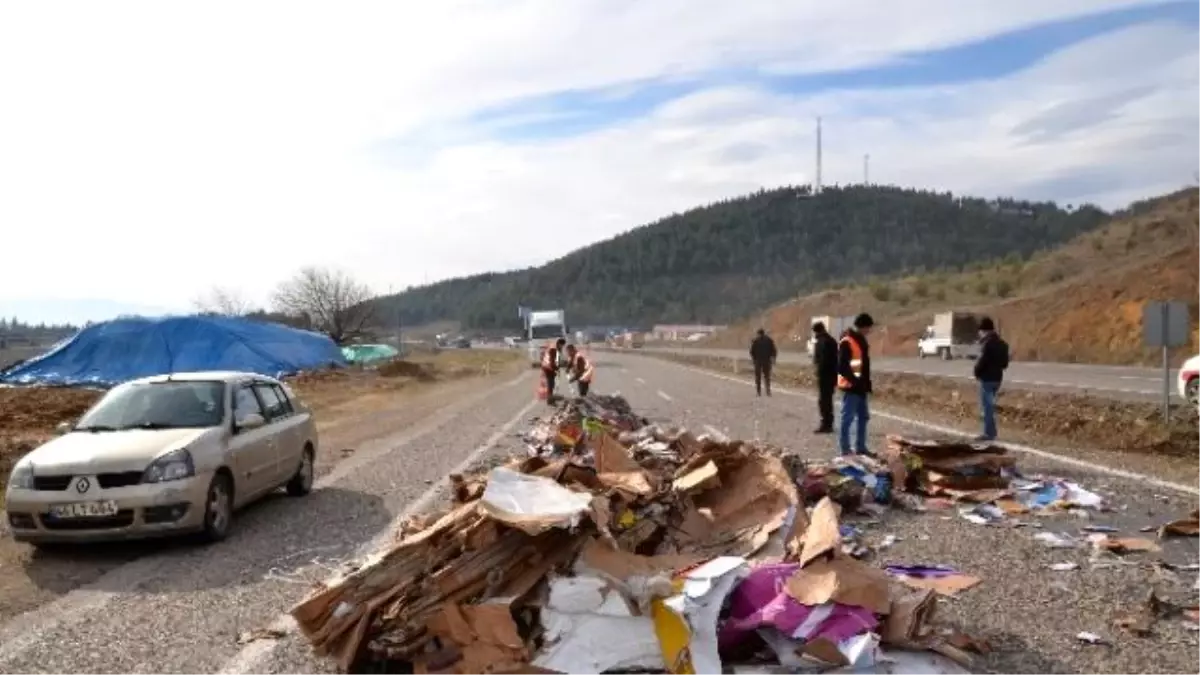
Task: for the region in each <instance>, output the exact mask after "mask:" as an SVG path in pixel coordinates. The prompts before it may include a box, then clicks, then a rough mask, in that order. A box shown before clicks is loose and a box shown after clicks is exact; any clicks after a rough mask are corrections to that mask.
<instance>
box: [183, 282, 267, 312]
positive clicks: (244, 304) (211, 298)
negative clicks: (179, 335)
mask: <svg viewBox="0 0 1200 675" xmlns="http://www.w3.org/2000/svg"><path fill="white" fill-rule="evenodd" d="M193 304H195V306H196V310H197V311H199V312H201V313H204V314H216V315H218V316H246V315H247V314H250V313H251V312H253V311H254V306H253V305H252V304H251V303H250V301H249V300H247V299H246V297H245V296H243V295H242V294H241V292H239V291H238V290H237V289H234V288H225V287H222V286H214V287H213V288H211V289H209V291H208V293H206V294H204V295H203V296H201V297H200V298H197V299H196V300H195V302H194V303H193Z"/></svg>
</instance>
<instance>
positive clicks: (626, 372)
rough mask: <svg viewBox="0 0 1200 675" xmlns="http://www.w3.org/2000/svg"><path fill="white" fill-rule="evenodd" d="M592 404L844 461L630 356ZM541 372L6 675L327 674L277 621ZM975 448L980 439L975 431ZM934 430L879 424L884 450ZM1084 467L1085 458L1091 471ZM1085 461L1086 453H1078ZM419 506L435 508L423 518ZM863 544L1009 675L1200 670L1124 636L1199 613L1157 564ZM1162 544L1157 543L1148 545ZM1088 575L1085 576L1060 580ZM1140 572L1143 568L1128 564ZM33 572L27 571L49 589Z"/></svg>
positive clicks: (407, 437) (426, 499)
mask: <svg viewBox="0 0 1200 675" xmlns="http://www.w3.org/2000/svg"><path fill="white" fill-rule="evenodd" d="M596 361H597V381H596V384H595V388H596V389H597V391H600V392H604V393H613V392H617V391H619V392H620V393H622V394H623V395H625V396H626V397H627V398H628V399H629V400H630V402H631V403H632V404H633V405H634V406H635V408H637V409H639V410H640V411H641V412H642V414H644V415H646V416H648V417H650V418H652V419H661V420H670V421H675V422H679V423H683V424H686V425H688V426H689V427H691V428H694V429H696V430H698V431H701V432H703V431H711V430H713V429H715V430H718V431H720V432H722V433H725V434H728V435H730V436H732V437H742V438H754V437H759V438H762V439H765V440H769V441H772V442H776V443H781V444H785V445H787V446H789V447H791V448H792V449H794V450H795V451H797V452H799V453H801V454H802V455H804V456H806V457H809V458H813V459H817V458H823V457H828V456H830V455H831V454H832V452H833V443H832V439H830V438H829V437H827V436H813V435H812V434H810V433H809V430H810V429H811V428H812V427H813V426H815V421H816V420H815V414H814V408H815V406H814V405H813V404H812V403H811V402H810V401H809V400H808V399H806V398H804V397H803V396H802V395H789V394H788V393H786V392H784V391H782V390H777V392H776V395H775V396H774V397H773V398H761V399H759V398H756V397H754V396H753V395H752V390H751V389H750V388H749V387H747V386H746V385H745V383H744V382H741V381H734V380H733V379H732V378H728V377H723V376H719V375H714V374H709V373H705V372H701V371H698V370H694V369H689V368H685V367H682V366H679V365H677V364H673V363H667V362H664V361H661V360H656V359H651V358H646V357H639V356H637V355H631V354H611V353H598V354H596ZM533 378H534V374H533V373H532V372H529V373H524V374H522V375H521V376H520V377H519V378H516V379H514V380H512V381H510V382H509V383H507V384H506V385H501V386H498V387H496V388H494V389H491V390H483V391H481V392H480V398H478V399H477V400H464V401H461V402H460V403H458V404H455V405H454V406H450V407H448V408H446V409H444V410H442V411H441V412H440V413H438V414H436V415H433V416H431V417H429V418H428V419H426V420H424V421H423V422H422V423H420V424H419V425H417V426H415V427H412V428H410V429H408V430H406V431H404V432H403V433H398V434H395V435H392V436H390V437H387V438H380V439H377V441H376V442H374V443H372V444H369V445H366V446H361V447H359V448H358V451H357V452H356V453H355V454H354V455H353V456H352V457H351V458H350V459H348V460H346V461H345V462H343V463H342V464H340V465H339V466H338V468H337V469H335V470H334V471H333V472H332V473H330V474H328V475H326V476H325V477H323V478H322V479H321V480H320V481H319V483H318V489H317V490H316V491H314V492H313V494H312V495H310V496H309V497H306V498H304V499H299V500H294V499H287V498H284V497H280V498H278V499H272V500H269V501H268V502H267V503H264V504H261V505H259V506H257V507H253V508H251V509H250V510H248V511H247V512H245V513H244V514H242V517H241V518H240V519H239V520H238V521H237V523H236V529H235V532H234V533H233V534H232V536H231V537H230V539H229V540H227V541H225V542H223V543H221V544H218V545H214V546H209V547H197V546H178V545H176V546H171V545H164V546H163V549H162V551H161V552H158V553H152V554H150V555H146V556H144V557H142V558H139V559H138V560H135V561H133V562H131V563H128V564H125V565H123V566H121V567H119V568H117V569H114V570H112V571H110V572H109V573H107V574H106V575H105V576H104V577H102V578H101V579H99V580H98V581H96V582H94V583H92V584H90V585H89V586H88V587H85V588H82V589H78V590H75V591H72V592H70V593H68V594H67V595H65V596H63V597H61V598H59V599H58V600H56V601H54V602H52V603H50V604H48V605H45V606H43V607H41V608H40V609H37V610H34V611H32V612H29V613H26V614H24V615H21V616H18V617H16V618H14V619H12V620H10V621H9V622H8V623H6V624H4V625H0V672H124V673H137V672H269V673H289V672H290V673H295V672H326V671H329V670H331V668H332V666H331V664H329V663H328V662H325V661H321V660H319V659H315V658H314V657H313V656H312V655H311V654H310V653H309V650H308V646H307V643H305V642H304V641H303V640H302V639H300V638H299V637H298V636H297V635H296V634H295V633H294V631H293V629H292V625H291V622H290V620H289V619H287V618H286V617H284V616H282V613H283V612H285V611H286V610H287V609H288V608H290V607H291V606H292V605H293V604H294V603H295V602H297V601H299V600H300V599H302V598H303V597H304V596H305V595H306V594H307V593H308V592H309V589H310V588H311V584H312V583H313V582H314V581H318V580H321V579H324V578H327V577H328V576H330V575H331V574H332V573H333V572H334V570H335V569H336V566H337V565H338V563H339V562H343V561H345V560H348V559H352V558H353V557H354V556H355V555H357V554H359V553H361V552H362V551H364V550H370V549H372V548H373V547H375V546H378V545H379V543H380V542H382V541H386V539H387V538H388V537H390V536H391V532H392V531H393V529H394V528H395V526H396V525H397V523H398V522H399V521H400V520H401V519H402V518H403V517H404V515H405V514H406V511H407V510H410V509H414V508H418V509H419V508H422V507H423V506H425V505H427V504H429V503H431V500H432V499H436V498H439V497H438V495H436V494H434V495H433V496H432V497H431V496H430V495H429V491H430V490H431V489H433V488H436V487H437V486H438V485H440V484H441V483H443V481H442V480H441V479H442V477H443V476H444V475H445V474H446V473H448V472H450V471H452V470H456V469H457V468H459V467H461V466H463V464H464V463H467V462H471V461H473V460H475V461H477V460H480V459H487V458H488V456H490V455H495V454H507V453H509V452H513V451H519V450H520V441H519V439H517V438H516V437H515V434H516V433H517V432H519V431H520V430H521V429H522V428H524V427H525V426H526V425H527V424H528V423H529V422H530V421H531V419H532V417H534V416H535V415H537V414H539V413H540V412H541V410H542V409H544V408H542V405H543V404H539V403H537V402H535V401H534V400H533V399H532V394H533V390H534V379H533ZM968 431H971V432H972V433H973V431H974V430H968ZM886 433H909V434H913V433H923V434H927V433H928V431H927V430H922V429H920V428H918V427H914V426H912V425H911V424H909V423H906V422H901V421H897V420H895V419H888V418H886V417H885V416H884V414H883V412H882V411H876V412H875V419H874V420H872V423H871V438H872V443H873V444H875V445H878V444H881V443H882V442H883V436H884V434H886ZM1077 456H1079V455H1077ZM1083 457H1084V458H1085V460H1086V454H1085V455H1083ZM1019 462H1020V467H1021V468H1022V470H1023V471H1025V472H1026V473H1037V472H1047V473H1053V474H1054V475H1058V476H1063V477H1067V478H1071V479H1073V480H1077V481H1079V482H1080V483H1082V484H1083V485H1084V486H1086V487H1088V488H1089V489H1092V490H1096V491H1099V492H1102V493H1104V494H1105V495H1107V496H1109V497H1110V498H1111V499H1112V500H1113V502H1114V504H1115V505H1116V507H1117V510H1116V511H1115V512H1113V513H1112V514H1102V515H1097V516H1096V517H1095V519H1094V520H1093V521H1085V520H1080V519H1078V518H1075V517H1073V516H1065V515H1064V516H1058V517H1052V518H1045V519H1042V520H1043V521H1044V522H1043V525H1044V529H1046V530H1049V531H1055V532H1063V533H1071V534H1074V535H1075V536H1079V528H1080V527H1081V526H1082V525H1084V524H1087V523H1089V522H1095V523H1102V524H1111V525H1114V526H1116V527H1119V528H1120V529H1121V531H1122V532H1123V533H1127V534H1132V535H1133V536H1138V535H1137V532H1138V529H1139V528H1141V527H1143V526H1150V525H1157V524H1160V523H1161V522H1163V521H1166V520H1171V519H1174V518H1176V517H1179V516H1182V515H1184V514H1185V513H1187V512H1189V511H1190V510H1191V509H1193V508H1195V506H1196V502H1197V499H1196V496H1195V492H1194V488H1195V486H1191V488H1190V491H1189V489H1188V488H1186V486H1185V489H1184V490H1182V491H1181V490H1177V489H1172V488H1170V487H1166V486H1163V485H1156V484H1154V483H1153V481H1151V480H1149V479H1145V478H1143V479H1136V478H1129V477H1119V476H1117V475H1112V472H1111V471H1109V470H1107V469H1105V468H1104V467H1091V468H1086V469H1082V468H1079V467H1072V466H1064V465H1062V464H1059V463H1056V462H1054V461H1051V460H1048V459H1044V458H1040V457H1036V456H1025V455H1022V456H1020V458H1019ZM414 502H421V503H418V504H416V505H415V506H414ZM859 525H860V527H862V528H863V529H864V531H865V532H866V534H867V537H868V541H870V540H872V539H878V538H882V536H884V535H886V534H893V535H896V536H897V537H899V542H898V543H897V544H896V545H895V546H893V547H892V548H890V549H887V550H885V551H883V552H882V554H881V559H880V562H881V564H882V563H888V562H907V563H913V564H915V563H942V564H950V565H954V566H956V567H958V568H959V569H961V570H963V571H964V572H968V573H971V574H974V575H976V576H979V577H980V578H982V579H983V582H982V583H981V584H980V585H979V586H977V587H975V588H973V589H971V590H969V591H967V592H965V593H963V594H961V595H960V596H959V597H957V598H953V599H948V600H946V601H944V602H943V603H942V604H941V606H940V607H939V613H940V614H941V617H942V620H944V621H948V622H950V623H952V624H955V625H959V626H961V627H962V628H963V629H965V630H967V631H968V632H970V633H971V634H973V635H976V636H978V637H983V638H986V639H988V640H989V641H990V642H991V644H992V646H993V647H994V649H995V650H996V651H995V652H994V653H993V654H992V655H991V656H990V657H988V659H987V661H986V663H985V664H983V666H984V668H983V669H986V670H989V671H1003V672H1042V673H1052V672H1190V671H1191V670H1192V668H1194V666H1195V663H1196V659H1197V638H1196V634H1195V633H1188V632H1186V631H1185V630H1184V629H1183V627H1182V626H1181V625H1180V624H1179V623H1178V622H1177V621H1164V622H1160V624H1159V625H1158V626H1157V627H1156V629H1155V634H1154V635H1153V636H1151V637H1146V638H1135V637H1131V636H1127V635H1123V634H1122V633H1120V632H1119V631H1118V630H1117V629H1116V628H1114V627H1113V620H1114V619H1115V617H1116V616H1117V615H1119V614H1120V613H1121V612H1123V611H1127V610H1131V609H1134V608H1135V607H1136V606H1137V605H1138V604H1139V603H1140V602H1141V600H1142V599H1143V598H1144V597H1145V595H1146V593H1147V591H1148V590H1149V588H1150V587H1151V585H1152V584H1153V585H1154V586H1155V587H1156V588H1158V589H1159V590H1160V593H1162V594H1164V595H1166V596H1168V597H1179V596H1184V597H1189V596H1190V597H1191V598H1193V600H1192V602H1194V597H1195V594H1194V592H1193V591H1191V588H1192V584H1193V583H1195V582H1196V573H1195V572H1191V573H1181V574H1173V573H1164V572H1161V571H1160V572H1158V573H1155V572H1153V571H1152V569H1151V568H1150V567H1149V566H1147V565H1143V564H1139V563H1142V562H1146V561H1148V560H1150V559H1152V558H1153V556H1149V555H1147V554H1139V555H1135V556H1132V557H1131V559H1130V560H1131V561H1132V562H1133V563H1134V564H1130V565H1116V566H1111V567H1104V568H1093V567H1091V566H1090V565H1089V562H1088V552H1087V551H1086V550H1084V549H1079V550H1065V551H1057V550H1050V549H1046V548H1043V547H1041V546H1040V545H1038V544H1037V543H1036V542H1035V541H1034V540H1033V539H1032V531H1031V530H1030V529H1029V528H1014V529H1009V528H993V527H983V526H977V525H973V524H971V523H969V522H968V521H966V520H963V519H961V518H959V517H957V515H956V514H954V512H952V511H951V512H929V513H923V514H904V513H900V512H889V513H888V514H885V516H884V517H883V518H882V519H881V521H880V522H878V523H876V524H873V525H872V524H869V523H860V524H859ZM1143 536H1148V535H1143ZM1161 557H1162V558H1164V559H1166V560H1168V561H1171V562H1174V563H1195V562H1196V560H1197V550H1196V545H1195V540H1185V541H1168V542H1165V544H1164V551H1163V553H1162V554H1161ZM1064 561H1073V562H1078V563H1080V568H1079V569H1078V570H1076V571H1073V572H1051V571H1049V570H1047V569H1046V567H1045V566H1046V564H1048V563H1051V562H1064ZM1127 562H1128V561H1127ZM36 565H37V560H36V559H35V560H34V561H33V562H32V563H31V565H30V567H29V568H27V569H26V570H4V571H0V573H5V574H13V573H26V574H37V570H36ZM264 628H273V629H275V630H278V631H281V633H282V635H276V636H275V637H270V638H265V639H258V640H253V641H250V642H248V643H245V644H239V640H238V636H239V634H242V633H244V632H248V631H254V630H256V629H264ZM1080 631H1091V632H1094V633H1098V634H1100V635H1102V636H1104V637H1106V638H1108V639H1110V640H1112V642H1113V645H1112V646H1082V645H1080V644H1079V643H1078V642H1077V641H1076V639H1075V635H1076V634H1077V633H1078V632H1080Z"/></svg>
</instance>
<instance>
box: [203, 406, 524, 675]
mask: <svg viewBox="0 0 1200 675" xmlns="http://www.w3.org/2000/svg"><path fill="white" fill-rule="evenodd" d="M538 403H539V401H538V400H537V399H534V400H532V401H530V402H529V403H528V404H527V405H526V406H525V407H524V408H521V412H519V413H517V414H516V415H515V416H513V418H512V419H510V420H509V421H507V422H505V423H504V425H503V426H502V427H500V429H498V430H497V431H496V433H494V434H492V435H491V436H490V437H488V439H487V440H486V441H484V442H483V445H481V446H479V447H478V448H475V449H474V450H472V451H471V454H470V455H467V458H466V459H464V460H463V461H461V462H459V464H458V466H456V467H454V468H453V469H451V470H450V473H463V472H464V471H466V470H467V469H469V468H470V467H471V465H472V464H474V463H475V462H476V461H478V460H479V458H480V457H481V456H483V454H484V453H486V452H488V451H489V450H491V449H492V448H494V447H496V444H497V443H499V442H500V439H502V438H504V437H505V436H507V435H508V434H509V433H510V432H511V431H512V429H513V427H515V426H516V425H517V423H518V422H521V421H522V420H524V419H525V417H526V416H527V415H528V414H529V412H530V411H531V410H533V407H534V406H535V405H537V404H538ZM444 483H445V479H444V478H443V479H442V480H441V481H439V482H438V483H436V484H434V485H432V486H431V487H430V488H429V489H428V490H426V491H425V492H424V493H422V494H421V496H420V497H418V498H417V499H416V501H413V502H412V503H410V504H409V505H408V506H406V507H405V508H404V510H403V511H401V512H400V515H398V516H396V517H395V518H394V519H392V522H391V523H390V524H389V525H388V527H386V528H384V530H383V531H382V532H381V533H380V534H378V535H377V536H376V537H375V538H373V539H372V540H371V541H369V542H367V543H366V544H364V545H363V546H362V547H360V548H359V550H358V553H357V554H356V555H355V557H356V558H360V557H363V556H364V555H367V554H369V553H372V552H374V551H376V550H378V549H379V548H381V547H382V546H383V545H384V543H385V542H387V541H389V540H392V539H395V536H396V532H397V531H398V530H399V529H400V526H401V525H402V524H403V523H404V521H405V520H407V519H408V518H409V516H411V515H413V514H414V513H416V512H418V511H421V510H423V509H425V508H426V507H427V506H429V504H430V503H431V502H433V500H434V499H436V498H437V496H438V489H439V488H440V487H441V486H442V485H443V484H444ZM339 576H341V575H340V574H333V575H330V577H329V578H328V579H326V583H328V582H329V581H332V580H333V579H336V578H337V577H339ZM268 630H272V631H277V632H278V633H294V632H296V622H295V620H294V619H292V615H291V614H280V615H279V616H277V617H275V620H274V621H272V622H271V625H270V626H269V627H268ZM279 645H280V642H279V641H278V640H255V641H254V642H251V643H249V644H247V645H246V646H245V647H242V649H241V651H239V652H238V653H237V654H235V655H234V656H233V658H231V659H229V660H228V661H226V662H225V665H223V666H221V669H220V670H219V671H218V672H220V673H261V672H265V671H264V669H263V668H262V666H263V665H265V664H262V663H260V661H262V660H263V659H266V658H267V657H269V656H270V655H271V654H272V653H273V652H274V651H275V650H276V649H277V648H278V647H279Z"/></svg>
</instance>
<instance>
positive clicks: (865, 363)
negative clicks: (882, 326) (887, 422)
mask: <svg viewBox="0 0 1200 675" xmlns="http://www.w3.org/2000/svg"><path fill="white" fill-rule="evenodd" d="M874 325H875V320H874V319H872V318H871V315H870V314H867V313H865V312H864V313H862V314H859V315H858V316H856V317H854V325H853V326H852V327H850V328H848V329H847V330H846V332H845V333H844V334H842V339H841V340H839V341H838V359H837V364H838V365H837V388H838V389H841V390H842V424H841V429H840V430H839V431H840V432H841V433H840V434H839V436H838V450H840V451H841V453H842V454H843V455H849V454H850V453H851V447H850V425H851V424H853V423H854V422H855V420H857V421H858V433H857V435H856V436H855V438H854V448H853V452H855V453H858V454H860V455H868V454H870V451H869V450H868V449H867V420H869V419H870V418H871V415H870V412H869V411H868V410H867V397H868V396H870V395H871V351H870V347H869V345H868V344H867V335H868V334H869V333H870V332H871V328H872V327H873V326H874Z"/></svg>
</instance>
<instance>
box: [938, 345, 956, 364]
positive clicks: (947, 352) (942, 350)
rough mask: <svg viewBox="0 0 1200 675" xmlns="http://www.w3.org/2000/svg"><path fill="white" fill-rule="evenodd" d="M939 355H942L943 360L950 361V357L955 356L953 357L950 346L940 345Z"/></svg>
mask: <svg viewBox="0 0 1200 675" xmlns="http://www.w3.org/2000/svg"><path fill="white" fill-rule="evenodd" d="M938 355H939V356H941V357H942V360H943V361H949V360H950V359H952V358H954V357H953V356H952V355H951V354H950V348H949V347H939V348H938Z"/></svg>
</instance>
